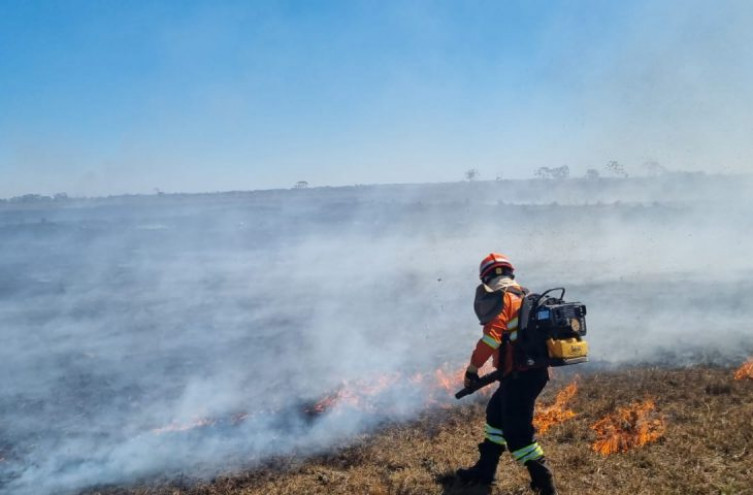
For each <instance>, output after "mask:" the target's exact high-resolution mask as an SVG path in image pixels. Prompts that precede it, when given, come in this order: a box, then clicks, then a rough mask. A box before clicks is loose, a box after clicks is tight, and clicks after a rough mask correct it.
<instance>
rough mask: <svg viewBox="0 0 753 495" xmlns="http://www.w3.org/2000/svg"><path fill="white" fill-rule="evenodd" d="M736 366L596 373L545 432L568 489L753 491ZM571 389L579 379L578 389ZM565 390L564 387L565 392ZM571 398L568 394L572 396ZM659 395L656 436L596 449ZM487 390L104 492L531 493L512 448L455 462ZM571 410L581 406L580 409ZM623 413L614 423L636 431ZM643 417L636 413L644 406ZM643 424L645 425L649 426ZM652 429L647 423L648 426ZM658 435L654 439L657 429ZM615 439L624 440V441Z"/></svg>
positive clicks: (547, 397) (749, 429) (745, 391)
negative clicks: (241, 462)
mask: <svg viewBox="0 0 753 495" xmlns="http://www.w3.org/2000/svg"><path fill="white" fill-rule="evenodd" d="M734 374H735V370H734V369H728V368H708V367H696V368H690V369H660V368H640V369H637V368H636V369H630V370H623V371H614V372H612V371H610V372H602V373H588V374H585V375H583V376H581V377H577V378H575V382H576V387H577V390H576V391H575V394H574V395H572V397H571V398H569V400H565V401H564V402H562V401H561V402H562V403H561V404H557V406H560V405H561V406H563V412H564V414H559V413H558V412H556V411H555V414H553V415H550V416H551V417H552V418H554V419H556V418H557V417H560V418H562V419H565V418H567V417H568V416H572V417H571V418H570V419H565V420H564V421H563V422H561V423H559V424H555V425H553V426H551V428H549V429H548V430H547V431H546V432H544V433H542V434H540V435H539V441H540V443H541V444H542V446H543V447H544V449H545V451H546V454H547V457H548V458H549V459H550V461H551V464H552V466H553V468H554V470H555V476H556V479H557V484H558V487H559V489H560V492H561V493H562V494H582V493H596V494H601V493H603V494H630V495H639V494H698V495H700V494H728V495H729V494H740V495H742V494H753V379H750V378H743V379H740V380H735V379H734ZM572 382H573V379H572V378H570V377H568V378H564V377H558V376H557V375H556V374H555V376H554V379H553V380H552V382H550V384H549V386H548V387H547V388H546V390H545V391H544V393H543V394H542V396H541V398H540V400H539V402H540V406H541V408H540V410H539V411H540V412H541V411H543V410H544V408H546V407H547V406H552V405H554V404H555V401H556V397H557V395H558V393H559V392H562V391H563V390H565V389H566V388H567V387H568V386H569V385H571V383H572ZM570 390H571V391H572V387H571V388H570ZM560 397H561V398H563V396H562V395H561V396H560ZM564 398H565V399H567V397H564ZM647 400H652V401H653V403H654V408H653V410H649V411H648V415H647V416H646V418H645V420H644V426H646V427H647V428H648V429H650V430H651V432H650V433H651V434H652V435H653V436H655V437H658V438H656V439H655V440H654V441H650V442H649V443H646V444H645V445H642V446H638V447H633V448H630V449H629V450H627V451H625V452H618V453H614V454H611V455H604V454H601V453H598V452H596V451H595V450H594V444H595V442H596V441H597V440H598V437H597V432H596V431H595V430H594V429H593V428H592V427H593V425H594V424H595V423H597V422H598V421H599V420H601V419H602V418H604V417H606V416H608V415H610V414H613V413H615V411H617V410H618V409H620V408H626V407H629V406H631V405H635V404H643V403H645V401H647ZM484 405H485V403H484V401H483V400H479V399H476V400H471V401H469V403H463V404H462V405H459V406H457V407H453V408H452V409H446V410H438V411H433V412H430V413H426V414H424V416H423V417H421V418H420V419H418V420H416V421H415V422H412V423H407V424H397V425H386V426H384V427H383V428H382V429H381V430H379V431H378V432H375V433H372V434H370V435H364V436H362V437H359V438H355V439H352V443H350V444H349V445H343V446H341V447H339V448H335V449H333V450H332V451H330V452H328V453H326V454H322V455H319V456H317V457H310V458H297V457H287V458H279V459H271V460H269V461H268V462H267V463H266V465H265V466H263V467H256V468H253V469H249V470H247V471H244V472H232V473H226V474H223V475H221V476H218V477H216V478H214V479H212V480H209V481H206V480H205V481H201V480H194V479H191V478H190V477H183V478H181V479H179V480H175V479H172V480H169V481H160V480H149V481H148V482H143V483H142V484H139V485H133V486H118V487H100V488H98V489H93V490H89V491H87V492H86V493H87V494H102V495H116V494H118V495H126V494H127V495H168V494H169V495H251V494H259V495H275V494H348V495H351V494H373V495H409V494H447V495H449V494H462V493H469V494H482V493H487V494H488V493H491V494H525V493H531V492H530V491H529V490H528V488H527V482H528V480H527V473H526V471H525V470H524V469H523V468H520V467H518V466H517V465H515V464H514V462H513V461H512V459H511V457H510V456H509V455H508V454H505V455H504V456H503V458H502V460H501V462H500V466H499V469H498V471H497V478H498V481H497V483H496V484H495V485H494V486H492V487H490V488H482V487H464V486H460V485H459V484H458V483H457V482H456V481H455V480H454V478H453V476H452V473H453V472H454V470H455V469H456V468H457V467H459V466H464V465H469V464H472V463H473V462H474V461H475V458H476V444H477V443H478V442H479V441H480V438H481V433H480V432H481V429H482V427H483V423H484ZM567 411H572V413H574V414H569V413H567ZM539 416H540V417H541V414H540V415H539ZM630 417H631V415H630V414H624V415H623V417H622V419H619V420H618V421H617V422H616V423H615V424H614V425H613V427H614V428H624V429H625V431H626V432H627V433H633V432H635V431H636V428H635V425H632V426H631V425H630ZM632 417H633V419H635V418H637V416H636V414H635V413H633V416H632ZM639 426H640V425H639ZM644 433H645V432H644ZM650 436H651V435H649V436H648V437H646V438H650ZM615 445H616V444H615Z"/></svg>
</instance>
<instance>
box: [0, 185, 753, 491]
mask: <svg viewBox="0 0 753 495" xmlns="http://www.w3.org/2000/svg"><path fill="white" fill-rule="evenodd" d="M749 185H750V184H749V181H748V179H747V178H739V177H732V178H730V177H727V178H722V177H705V176H688V175H682V174H674V175H669V176H666V177H663V178H657V179H651V180H649V179H636V180H596V181H590V182H589V181H585V180H583V181H574V180H571V181H564V182H554V181H529V182H497V183H468V184H449V185H433V186H432V185H427V186H383V187H376V188H344V189H314V190H302V191H276V192H260V193H249V194H237V195H232V194H228V195H208V196H165V197H133V198H112V199H106V200H104V199H103V200H90V201H68V202H63V203H55V204H52V203H50V204H31V205H23V204H5V205H3V206H2V209H0V239H2V242H1V243H0V274H1V275H2V278H1V279H0V297H1V299H0V325H1V326H2V339H3V343H2V346H1V347H0V371H1V372H2V375H3V377H4V380H3V387H2V392H1V393H0V410H1V411H2V418H3V421H2V426H0V457H2V459H3V460H2V461H1V462H0V491H2V492H3V493H14V494H31V493H34V494H45V493H64V492H66V491H72V492H75V491H76V490H80V489H82V488H85V487H87V486H92V485H96V484H100V483H112V482H118V483H119V482H128V481H133V480H136V479H139V478H140V477H145V476H149V475H153V474H155V473H165V474H166V475H168V476H170V475H174V474H177V473H187V472H190V473H191V474H194V475H210V474H211V473H213V472H216V471H217V470H218V469H227V468H232V467H235V466H238V467H241V466H248V465H253V464H254V463H256V462H258V461H259V460H261V459H263V458H264V457H265V456H268V455H272V454H290V453H294V452H298V453H307V452H314V451H316V450H319V449H324V448H328V447H330V446H332V445H334V444H335V443H336V442H338V441H341V440H346V439H347V438H348V437H349V436H350V435H352V434H354V433H357V432H362V431H365V430H368V429H369V428H370V427H372V426H374V425H375V424H377V423H378V422H380V421H383V420H385V419H387V420H393V419H404V418H409V417H411V416H412V415H414V414H415V413H416V412H418V411H420V410H422V409H423V408H424V407H425V405H426V402H425V392H426V391H425V390H422V389H421V386H420V385H415V384H413V383H410V382H408V381H406V380H396V381H395V382H394V383H393V384H392V387H391V388H388V389H386V390H385V391H383V392H382V393H381V394H380V395H379V396H378V397H377V398H375V399H374V400H375V402H374V403H373V404H372V407H371V408H370V409H368V410H366V411H363V410H362V411H359V410H355V409H354V410H347V411H345V412H339V413H338V414H331V415H330V414H327V413H324V414H322V415H318V416H316V417H311V416H310V415H307V414H306V413H305V411H306V405H307V404H311V403H312V402H313V401H316V400H317V399H319V398H321V397H323V396H325V395H326V394H328V393H331V392H332V391H333V390H337V388H338V387H339V386H340V384H341V383H342V382H343V380H350V381H359V382H360V383H370V382H373V381H375V380H377V379H379V377H381V376H384V375H390V374H392V375H394V374H396V373H400V374H401V375H400V376H410V375H411V374H414V373H422V372H423V373H426V372H431V371H432V370H435V369H436V368H438V367H439V366H441V365H443V364H444V363H449V364H451V365H457V366H460V365H462V364H463V363H465V361H466V360H467V358H468V356H469V354H470V351H471V349H472V347H473V345H474V344H475V341H476V339H477V338H478V336H479V332H480V330H479V327H478V324H477V322H476V320H475V317H474V315H473V311H472V297H473V291H474V288H475V285H476V283H477V278H476V276H477V274H476V268H477V264H478V262H479V261H480V259H481V258H482V257H483V256H485V255H486V254H488V252H490V251H501V252H505V253H506V254H508V255H509V256H510V257H511V258H512V260H513V261H514V262H515V263H516V265H517V267H518V276H519V280H520V282H521V283H522V284H523V285H526V286H529V287H530V288H531V289H533V290H541V289H545V288H549V287H552V286H559V285H564V286H565V287H567V288H568V295H569V297H570V298H572V299H578V300H581V301H583V302H585V303H586V305H587V306H588V310H589V316H588V323H589V328H590V334H589V340H590V342H591V346H592V360H593V361H592V363H591V364H590V365H586V366H603V365H621V364H631V363H652V364H668V365H684V364H691V363H698V362H715V363H726V362H732V361H735V360H738V359H742V358H743V357H745V356H746V354H747V353H749V352H750V351H751V350H753V341H752V340H751V332H750V324H749V321H750V320H751V317H752V316H753V314H752V312H751V309H750V307H749V305H747V304H746V299H747V297H748V294H749V292H750V289H751V288H753V287H752V286H753V283H751V274H753V261H751V259H750V257H749V253H750V252H751V248H753V246H751V240H750V239H749V238H748V237H745V236H744V235H743V233H745V232H748V231H750V228H751V220H750V218H753V217H751V215H750V213H751V210H753V208H751V205H750V202H748V200H747V199H746V198H747V197H748V195H747V192H748V191H749V190H750V187H749ZM553 202H554V203H553ZM239 415H243V416H242V418H243V419H242V421H235V420H234V419H233V418H237V417H240V416H239ZM200 418H212V419H213V421H215V423H214V424H213V425H212V427H207V428H195V429H192V430H190V431H183V432H178V431H175V432H170V431H162V432H160V431H159V429H160V428H167V429H168V430H169V429H170V427H175V428H176V429H177V428H180V426H181V425H187V424H191V423H192V422H195V421H197V420H199V419H200ZM155 430H158V431H156V432H155Z"/></svg>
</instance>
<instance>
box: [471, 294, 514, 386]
mask: <svg viewBox="0 0 753 495" xmlns="http://www.w3.org/2000/svg"><path fill="white" fill-rule="evenodd" d="M510 287H514V288H515V289H517V290H518V291H522V290H523V289H522V287H520V285H518V284H517V283H513V285H511V286H510ZM522 302H523V298H522V297H521V296H519V295H518V294H513V293H512V292H511V291H508V290H507V288H505V289H500V290H497V291H494V292H490V291H489V290H488V289H487V288H486V287H485V286H484V285H480V286H479V287H478V288H477V289H476V300H475V301H474V308H475V310H476V315H477V316H478V317H479V321H480V322H481V324H482V325H483V326H484V335H483V336H482V337H481V338H480V339H479V341H478V343H477V344H476V348H475V349H474V351H473V354H472V355H471V364H472V365H473V366H475V367H477V368H481V367H482V366H483V365H484V363H486V361H488V360H489V358H490V357H492V358H493V361H492V362H493V364H494V367H495V368H498V369H501V370H502V376H507V375H508V374H509V373H511V372H512V371H513V370H514V359H513V346H512V345H511V342H514V341H515V339H516V338H517V330H518V313H519V312H520V305H521V304H522ZM500 354H501V356H500Z"/></svg>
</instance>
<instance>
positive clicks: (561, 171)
mask: <svg viewBox="0 0 753 495" xmlns="http://www.w3.org/2000/svg"><path fill="white" fill-rule="evenodd" d="M534 175H535V176H536V177H538V178H539V179H556V180H562V179H567V178H568V177H570V167H568V166H567V165H562V166H561V167H539V168H537V169H536V171H535V172H534Z"/></svg>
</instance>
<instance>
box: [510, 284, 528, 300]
mask: <svg viewBox="0 0 753 495" xmlns="http://www.w3.org/2000/svg"><path fill="white" fill-rule="evenodd" d="M504 291H505V292H509V293H511V294H515V295H516V296H518V297H525V296H527V295H528V292H529V291H528V289H526V288H525V287H520V286H518V285H511V286H510V287H506V288H505V290H504Z"/></svg>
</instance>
